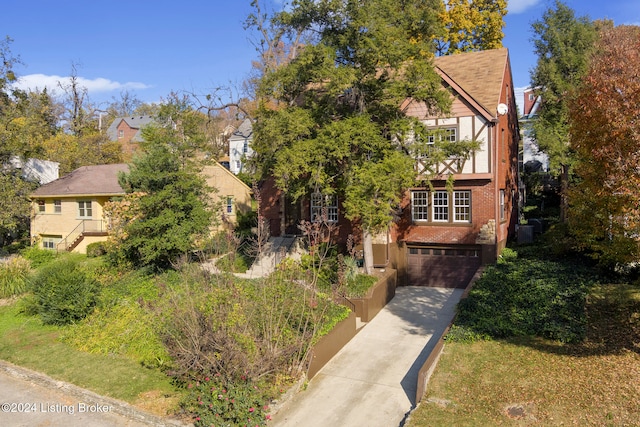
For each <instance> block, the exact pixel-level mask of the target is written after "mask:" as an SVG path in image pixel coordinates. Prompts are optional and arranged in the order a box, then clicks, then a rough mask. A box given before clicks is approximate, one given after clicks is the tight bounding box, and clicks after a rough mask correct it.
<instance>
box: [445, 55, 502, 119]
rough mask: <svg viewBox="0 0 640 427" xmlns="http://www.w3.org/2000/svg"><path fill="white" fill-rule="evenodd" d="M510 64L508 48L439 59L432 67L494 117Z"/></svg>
mask: <svg viewBox="0 0 640 427" xmlns="http://www.w3.org/2000/svg"><path fill="white" fill-rule="evenodd" d="M508 60H509V51H508V49H507V48H500V49H492V50H484V51H480V52H465V53H458V54H455V55H447V56H440V57H437V58H435V59H434V61H433V62H434V64H435V65H436V67H438V68H439V69H440V71H442V72H443V73H445V74H446V75H448V76H449V77H450V78H451V79H452V80H454V81H455V82H456V83H457V84H458V85H459V86H460V87H461V88H462V89H464V91H465V92H467V94H468V95H470V96H471V97H472V98H473V99H475V100H476V102H478V103H479V104H480V105H482V106H483V107H484V108H485V109H486V110H487V111H488V112H490V113H492V114H495V111H496V108H497V106H498V103H499V102H500V93H501V91H502V80H503V78H504V75H505V70H506V67H507V63H508Z"/></svg>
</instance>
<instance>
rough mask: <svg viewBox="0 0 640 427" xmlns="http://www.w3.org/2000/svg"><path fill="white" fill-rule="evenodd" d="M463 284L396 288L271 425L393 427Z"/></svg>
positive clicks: (410, 401) (410, 400)
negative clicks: (450, 286)
mask: <svg viewBox="0 0 640 427" xmlns="http://www.w3.org/2000/svg"><path fill="white" fill-rule="evenodd" d="M463 292H464V290H463V289H444V288H424V287H399V288H397V289H396V296H395V297H394V298H393V300H391V302H390V303H389V304H387V306H386V307H385V308H384V309H383V310H382V311H381V312H380V313H378V315H377V316H376V317H375V318H374V319H373V320H372V321H371V322H369V323H368V324H367V325H366V326H365V327H364V328H363V329H362V330H361V331H360V332H359V333H358V334H357V335H356V336H355V337H354V338H353V339H352V340H351V341H350V342H349V343H348V344H347V345H346V346H345V347H344V348H343V349H342V350H340V352H339V353H338V354H337V355H336V356H335V357H334V358H333V359H332V360H331V361H330V362H329V363H328V364H327V365H326V366H325V367H324V368H322V370H321V371H320V372H319V373H318V374H317V375H316V376H315V377H314V378H313V379H312V380H311V381H310V382H309V384H308V386H307V388H306V390H304V391H301V392H299V393H298V394H297V395H296V396H295V397H294V398H293V399H292V400H291V401H289V402H288V403H287V404H285V405H284V406H283V408H282V409H280V411H279V412H278V413H277V414H275V415H274V417H273V420H272V422H271V423H270V425H271V426H275V427H293V426H299V427H325V426H326V427H336V426H339V427H395V426H400V425H402V424H403V423H404V420H405V418H406V416H407V415H408V414H409V412H410V411H411V409H412V408H413V407H415V405H416V402H415V395H416V384H417V378H418V372H419V370H420V368H421V367H422V365H423V364H424V362H425V360H426V359H427V357H428V356H429V354H430V352H431V350H432V349H433V347H434V346H435V345H436V343H437V342H438V340H439V339H440V337H441V335H442V333H443V332H444V330H445V329H446V327H447V326H448V325H449V323H450V322H451V320H452V319H453V316H454V313H455V306H456V304H457V303H458V301H459V300H460V297H461V296H462V293H463Z"/></svg>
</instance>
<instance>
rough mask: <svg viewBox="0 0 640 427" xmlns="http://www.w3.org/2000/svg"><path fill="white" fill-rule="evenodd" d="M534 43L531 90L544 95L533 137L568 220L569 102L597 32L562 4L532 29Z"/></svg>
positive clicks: (563, 215) (583, 70) (584, 70)
mask: <svg viewBox="0 0 640 427" xmlns="http://www.w3.org/2000/svg"><path fill="white" fill-rule="evenodd" d="M532 28H533V31H534V38H533V44H534V48H535V53H536V55H537V57H538V60H537V64H536V67H535V68H534V69H533V70H532V72H531V86H532V87H533V88H534V89H535V90H536V91H537V93H538V94H539V95H541V96H542V108H541V109H540V111H539V115H538V118H537V119H536V121H535V122H534V123H533V136H534V138H535V140H536V142H537V143H538V147H539V148H540V150H541V151H544V152H546V153H547V154H548V155H549V162H550V167H551V170H552V171H554V172H555V173H557V174H558V175H559V177H560V181H561V187H562V189H561V198H562V202H561V215H560V217H561V218H560V219H561V221H562V222H565V221H566V212H567V189H568V185H569V174H570V169H571V166H572V164H573V154H572V152H571V149H570V146H569V120H568V108H567V99H568V95H569V94H570V92H571V90H572V89H575V88H576V87H578V86H579V84H580V82H581V80H582V77H583V76H584V75H585V73H586V71H587V65H588V61H589V54H590V52H591V51H592V49H593V46H594V43H595V40H596V37H597V30H596V26H595V24H594V23H593V22H592V21H591V20H590V19H589V18H588V17H576V16H575V13H574V11H573V10H572V9H571V8H569V7H568V6H567V5H566V4H564V3H562V2H561V1H559V0H556V2H555V8H550V9H548V10H547V11H545V13H544V14H543V15H542V19H541V20H539V21H536V22H534V23H533V25H532Z"/></svg>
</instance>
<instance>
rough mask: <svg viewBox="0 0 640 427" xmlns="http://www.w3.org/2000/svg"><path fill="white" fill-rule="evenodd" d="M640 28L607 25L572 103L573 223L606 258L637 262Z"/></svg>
mask: <svg viewBox="0 0 640 427" xmlns="http://www.w3.org/2000/svg"><path fill="white" fill-rule="evenodd" d="M638 64H640V27H637V26H618V27H615V28H611V29H606V30H604V31H603V32H602V34H601V37H600V39H599V41H598V44H597V48H596V50H595V54H594V56H593V59H592V60H591V64H590V67H589V72H588V73H587V75H586V76H585V78H584V82H583V85H582V86H581V87H580V89H579V90H578V91H576V92H574V95H573V96H572V97H571V99H570V102H569V104H568V109H569V118H570V123H571V126H570V141H571V148H572V149H573V150H575V153H576V158H577V160H578V162H577V165H576V167H575V171H576V174H577V176H578V178H579V179H578V183H577V184H576V185H575V188H573V189H572V191H571V193H570V194H571V208H570V212H571V216H570V218H569V224H570V226H571V230H572V231H573V232H574V233H575V235H576V236H577V237H578V238H579V240H580V242H582V243H583V244H584V245H585V246H586V247H588V248H589V249H591V250H593V251H594V253H595V255H596V256H598V257H599V258H600V260H601V261H603V263H606V264H615V263H627V262H631V261H638V259H639V258H640V247H639V245H638V238H639V236H640V169H639V165H640V114H639V113H638V105H640V75H639V74H638Z"/></svg>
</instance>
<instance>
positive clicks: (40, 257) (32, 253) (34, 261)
mask: <svg viewBox="0 0 640 427" xmlns="http://www.w3.org/2000/svg"><path fill="white" fill-rule="evenodd" d="M20 255H22V256H23V257H24V258H26V259H28V260H29V262H31V267H32V268H38V267H40V266H42V265H45V264H48V263H50V262H51V261H53V260H54V259H56V258H57V256H58V253H57V252H55V251H52V250H48V249H41V248H39V247H37V246H30V247H28V248H26V249H24V250H23V251H21V252H20Z"/></svg>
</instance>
